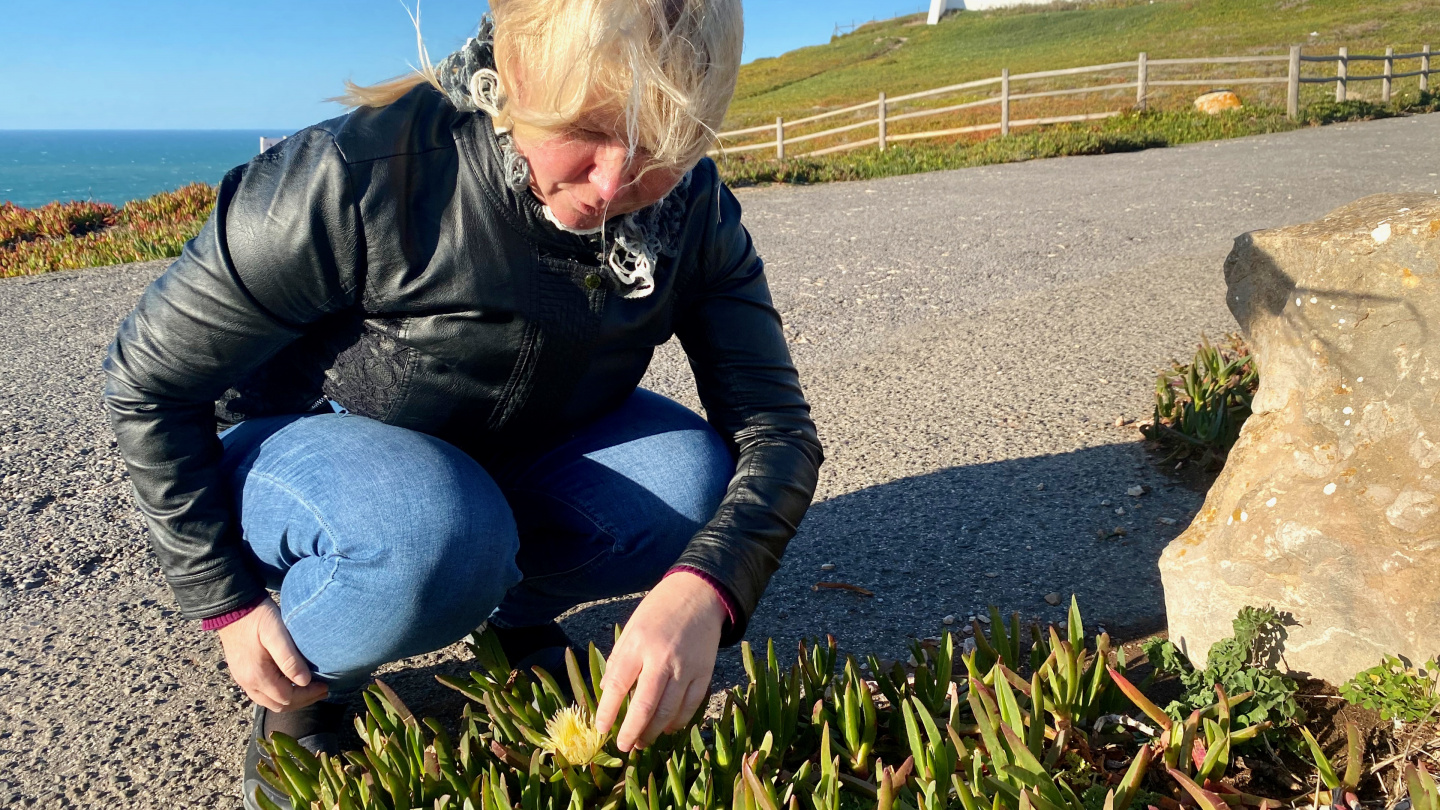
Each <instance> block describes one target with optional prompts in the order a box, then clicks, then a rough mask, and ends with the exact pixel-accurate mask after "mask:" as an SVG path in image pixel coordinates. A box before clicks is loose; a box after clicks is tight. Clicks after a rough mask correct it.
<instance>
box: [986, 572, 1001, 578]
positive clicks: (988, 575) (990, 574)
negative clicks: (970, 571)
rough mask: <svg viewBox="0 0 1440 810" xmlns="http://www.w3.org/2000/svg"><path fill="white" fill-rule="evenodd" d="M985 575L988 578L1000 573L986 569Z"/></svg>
mask: <svg viewBox="0 0 1440 810" xmlns="http://www.w3.org/2000/svg"><path fill="white" fill-rule="evenodd" d="M985 576H986V577H988V578H990V579H994V578H995V577H998V576H1000V575H999V574H997V573H995V572H994V571H986V572H985Z"/></svg>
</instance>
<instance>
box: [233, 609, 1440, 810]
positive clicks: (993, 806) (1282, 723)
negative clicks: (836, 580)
mask: <svg viewBox="0 0 1440 810" xmlns="http://www.w3.org/2000/svg"><path fill="white" fill-rule="evenodd" d="M982 618H983V619H984V621H981V619H982ZM1287 621H1289V618H1288V616H1285V615H1282V614H1279V613H1277V612H1276V611H1273V610H1270V609H1265V608H1259V609H1257V608H1246V609H1245V610H1242V611H1241V613H1240V615H1239V616H1238V617H1237V618H1236V620H1235V623H1234V628H1235V635H1234V636H1233V637H1232V638H1229V639H1225V640H1222V641H1220V642H1218V643H1216V644H1215V645H1214V647H1212V649H1211V652H1210V656H1209V660H1208V661H1207V666H1206V667H1205V668H1204V669H1203V670H1197V669H1195V668H1194V667H1193V666H1191V663H1190V662H1189V661H1188V660H1186V659H1185V658H1184V657H1183V655H1181V654H1180V652H1179V651H1178V649H1177V648H1176V647H1175V646H1174V645H1173V644H1170V643H1169V642H1168V641H1164V640H1163V639H1155V640H1151V641H1150V642H1148V643H1146V644H1143V645H1140V646H1141V647H1143V649H1144V654H1145V655H1147V656H1148V660H1141V659H1138V658H1137V657H1136V656H1135V653H1134V652H1133V650H1134V648H1135V646H1136V645H1133V644H1131V645H1115V644H1114V642H1113V641H1112V640H1111V638H1110V637H1109V636H1108V635H1107V634H1106V633H1104V632H1103V631H1101V632H1099V633H1098V634H1096V635H1095V636H1093V637H1087V634H1086V631H1085V627H1084V624H1083V621H1082V619H1081V616H1080V610H1079V607H1078V605H1077V604H1076V603H1075V602H1074V600H1073V599H1072V601H1071V606H1070V611H1069V614H1068V617H1067V619H1066V621H1065V622H1062V623H1061V624H1060V625H1059V626H1058V627H1057V626H1055V625H1050V626H1048V627H1046V628H1044V629H1043V630H1042V629H1041V628H1040V627H1039V626H1038V625H1032V626H1031V627H1030V629H1029V633H1028V634H1026V633H1025V632H1024V628H1023V627H1022V626H1021V621H1020V617H1019V615H1018V614H1016V615H1014V616H1012V617H1011V618H1010V621H1009V622H1008V627H1007V622H1005V621H1004V620H1003V618H1002V616H1001V615H1000V612H999V611H998V610H996V609H994V608H992V609H991V611H990V615H989V616H987V617H976V618H975V619H974V620H973V621H972V622H971V625H970V627H969V628H967V629H966V631H965V633H966V635H967V636H968V637H962V638H957V637H956V636H954V635H952V634H951V633H949V632H947V633H946V634H945V635H944V636H943V637H940V638H933V639H924V640H915V641H912V642H911V644H910V652H911V654H910V660H909V661H908V662H884V661H880V660H878V659H876V658H875V657H873V656H870V657H867V658H866V659H865V660H863V661H861V660H857V659H856V658H855V657H854V656H845V657H844V658H843V660H842V658H841V655H840V653H839V650H838V647H837V644H836V642H835V640H834V639H833V638H828V639H825V640H823V641H820V640H817V641H815V642H814V643H812V644H809V645H807V644H804V643H802V644H800V646H799V651H798V655H796V656H795V657H794V658H792V659H790V660H791V661H792V662H793V663H791V664H790V665H789V666H788V667H787V666H785V664H784V662H782V660H781V657H780V656H779V655H777V653H776V650H775V645H774V643H773V642H771V643H770V644H768V645H766V648H765V649H764V650H763V651H762V650H759V649H752V648H751V647H750V646H749V644H748V643H746V644H744V645H743V646H742V650H741V651H742V658H743V661H744V665H745V672H746V674H747V676H748V680H749V682H748V684H747V685H745V686H736V687H732V688H730V689H727V690H725V691H724V692H723V693H722V694H721V695H720V700H719V702H718V703H713V704H712V706H711V707H710V711H709V712H708V714H707V711H706V710H705V709H704V708H702V710H701V711H700V712H698V713H697V715H696V716H695V717H694V718H692V719H691V720H690V722H689V723H688V724H687V725H686V727H685V728H683V729H682V730H680V731H678V732H675V733H673V734H666V735H662V736H661V737H660V739H658V740H657V741H655V743H654V744H653V745H651V746H649V747H647V748H645V749H639V750H634V751H631V752H628V753H626V752H622V751H620V750H618V748H616V747H615V745H614V742H613V739H612V736H611V734H605V733H600V732H598V731H596V730H595V729H594V727H593V722H594V721H593V717H594V713H595V710H596V706H597V704H598V700H599V697H600V694H601V686H600V684H601V682H602V677H603V674H604V671H605V663H606V662H605V659H604V657H603V656H602V655H601V654H600V652H599V651H598V650H597V649H596V647H595V646H594V645H593V644H592V645H591V646H590V649H589V654H588V656H583V657H584V659H585V660H584V662H583V663H582V662H581V660H580V659H577V657H576V656H575V655H574V654H571V653H567V660H566V665H567V672H566V673H557V674H555V675H552V674H551V673H548V672H545V671H544V670H542V669H540V668H538V667H536V668H534V669H533V670H532V671H530V672H520V671H511V669H510V666H509V664H508V662H506V661H505V658H504V655H503V653H501V652H500V650H499V644H498V642H497V641H495V640H494V638H493V636H489V635H481V636H477V637H475V638H474V639H473V641H472V644H471V649H472V651H473V652H474V653H475V656H476V664H477V669H476V671H474V672H473V673H471V676H470V678H469V679H464V680H462V679H456V678H449V677H444V676H442V677H440V679H439V680H440V681H441V683H443V684H445V685H446V686H449V687H451V688H453V689H455V690H457V691H459V692H461V693H462V694H463V695H465V697H466V698H468V702H467V704H466V706H465V708H464V710H463V714H462V715H461V717H460V718H459V722H458V723H450V724H444V723H441V722H438V721H436V720H433V719H424V720H422V719H420V718H418V717H416V715H415V714H414V713H413V712H412V711H411V710H410V709H409V708H408V707H406V705H405V703H404V702H403V701H402V700H401V698H400V696H399V695H397V694H396V693H395V692H394V690H392V689H390V688H389V687H388V686H386V685H384V684H383V683H377V684H375V685H373V686H371V687H370V688H369V689H368V690H367V691H366V693H365V695H364V699H365V704H366V708H367V712H366V713H365V714H364V715H363V716H362V717H359V718H357V719H356V720H355V730H356V733H357V740H356V742H358V744H359V746H360V747H359V749H358V750H352V751H348V752H346V753H344V754H343V755H342V756H336V757H332V756H329V755H326V754H321V755H319V756H315V755H313V754H311V753H310V752H309V751H306V750H305V749H304V748H301V747H300V746H299V745H298V744H296V743H295V741H294V740H292V739H290V738H288V737H285V736H284V735H281V734H276V735H274V738H273V740H272V741H271V742H270V743H267V749H268V751H269V753H270V756H271V762H269V763H265V764H264V765H263V766H262V768H261V774H262V776H263V777H264V778H265V779H266V780H267V781H268V782H270V783H271V784H272V785H273V786H274V787H276V788H277V789H278V790H280V791H282V792H284V793H285V794H287V795H289V796H290V797H292V798H293V799H294V800H295V804H296V806H297V807H308V808H324V809H325V810H330V809H331V808H357V809H359V808H367V809H368V808H376V809H378V808H384V809H385V810H391V808H412V807H413V808H420V807H425V808H432V807H433V808H435V809H436V810H445V809H449V810H720V809H721V808H732V809H733V810H869V808H875V810H1129V808H1136V810H1142V809H1144V808H1149V809H1150V810H1229V808H1244V807H1255V808H1260V809H1261V810H1265V808H1279V807H1282V806H1284V807H1293V808H1297V810H1298V809H1299V808H1306V810H1319V808H1320V807H1322V806H1324V805H1331V806H1332V807H1334V808H1337V810H1339V809H1340V808H1344V810H1359V809H1360V808H1361V807H1362V803H1363V805H1364V806H1373V807H1380V806H1388V807H1395V806H1396V805H1397V802H1398V801H1399V800H1400V799H1401V798H1402V797H1404V796H1405V795H1406V794H1407V793H1408V794H1409V796H1408V798H1409V806H1410V807H1412V808H1416V810H1422V809H1423V810H1434V808H1435V807H1436V806H1437V805H1436V802H1437V799H1440V791H1437V788H1436V785H1435V782H1434V780H1433V778H1431V776H1430V774H1429V772H1428V770H1427V767H1428V766H1427V764H1426V760H1428V759H1429V758H1430V755H1429V753H1427V752H1428V751H1429V750H1430V749H1432V748H1433V747H1434V746H1435V744H1436V743H1437V742H1440V739H1437V736H1436V728H1435V725H1434V723H1433V722H1431V720H1430V716H1429V715H1426V716H1425V717H1424V718H1423V719H1422V720H1421V721H1419V722H1412V723H1409V724H1406V723H1395V722H1392V721H1388V720H1382V719H1381V718H1380V716H1379V714H1378V713H1377V712H1376V711H1374V710H1371V709H1363V708H1360V707H1358V706H1353V705H1349V704H1346V703H1344V702H1343V701H1340V702H1339V703H1338V704H1337V700H1338V698H1337V696H1336V695H1335V694H1334V693H1335V691H1336V690H1335V687H1333V686H1330V685H1328V684H1324V683H1322V682H1317V681H1306V682H1300V681H1297V680H1295V679H1293V678H1292V677H1291V676H1289V675H1286V674H1283V673H1281V672H1279V671H1277V670H1275V669H1273V668H1271V667H1272V665H1273V664H1272V662H1273V661H1275V660H1278V655H1279V653H1280V652H1281V651H1282V647H1283V640H1284V626H1285V624H1286V622H1287ZM617 633H618V629H617ZM1127 651H1129V652H1128V654H1127ZM1370 674H1371V673H1368V672H1367V673H1361V676H1360V677H1362V678H1364V679H1365V683H1366V684H1371V685H1373V684H1374V683H1377V681H1376V680H1374V679H1372V678H1370ZM1401 677H1404V675H1403V673H1402V675H1399V676H1394V677H1392V680H1395V679H1397V678H1401ZM1422 677H1423V676H1422ZM1346 691H1347V692H1348V691H1350V687H1349V686H1347V689H1346ZM1372 691H1373V690H1372ZM1389 691H1391V692H1393V691H1394V690H1393V689H1392V690H1389ZM1412 691H1413V690H1412ZM1165 696H1169V698H1168V699H1170V706H1169V708H1168V709H1162V708H1160V703H1161V702H1163V701H1164V700H1166V699H1167V698H1166V697H1165ZM1412 703H1415V701H1414V700H1413V699H1409V700H1408V702H1407V707H1408V706H1409V705H1410V704H1412ZM1431 705H1432V706H1433V702H1432V703H1431ZM624 711H625V709H624V708H623V707H622V709H621V716H622V718H623V715H624ZM618 725H619V723H618V722H617V723H616V726H617V727H618ZM1397 752H1398V753H1397ZM259 798H260V799H261V804H262V806H270V805H269V803H268V802H267V801H266V800H265V799H264V796H263V794H261V795H260V796H259Z"/></svg>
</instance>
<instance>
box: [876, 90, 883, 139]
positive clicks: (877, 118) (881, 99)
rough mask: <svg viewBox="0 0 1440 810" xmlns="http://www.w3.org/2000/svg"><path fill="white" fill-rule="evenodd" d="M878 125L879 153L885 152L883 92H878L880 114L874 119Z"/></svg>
mask: <svg viewBox="0 0 1440 810" xmlns="http://www.w3.org/2000/svg"><path fill="white" fill-rule="evenodd" d="M876 121H877V123H879V124H880V151H881V152H884V151H885V91H883V90H882V91H880V114H879V115H878V116H877V117H876Z"/></svg>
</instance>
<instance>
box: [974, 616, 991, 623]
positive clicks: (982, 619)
mask: <svg viewBox="0 0 1440 810" xmlns="http://www.w3.org/2000/svg"><path fill="white" fill-rule="evenodd" d="M975 620H976V621H978V622H980V623H981V624H989V623H990V617H989V616H976V617H975Z"/></svg>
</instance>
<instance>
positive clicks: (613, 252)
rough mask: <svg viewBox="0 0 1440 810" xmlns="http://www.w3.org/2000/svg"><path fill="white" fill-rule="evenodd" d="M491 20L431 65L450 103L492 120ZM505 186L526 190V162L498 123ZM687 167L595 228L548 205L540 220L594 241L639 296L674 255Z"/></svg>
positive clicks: (495, 90)
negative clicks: (568, 220)
mask: <svg viewBox="0 0 1440 810" xmlns="http://www.w3.org/2000/svg"><path fill="white" fill-rule="evenodd" d="M494 31H495V24H494V22H493V21H492V20H491V19H490V17H489V15H486V17H485V18H484V19H483V20H482V21H481V23H480V31H479V32H478V34H477V35H476V36H474V37H471V38H470V39H469V40H467V41H466V42H465V46H464V47H463V48H461V49H460V50H458V51H456V52H455V53H452V54H450V55H449V56H447V57H445V59H443V60H441V62H440V64H438V65H436V66H435V73H436V75H437V76H438V77H439V79H440V86H441V87H442V88H443V89H444V91H445V96H446V97H447V98H449V99H450V103H451V104H453V105H455V108H456V109H457V110H460V111H461V112H476V111H481V112H484V113H486V114H487V115H489V116H490V118H491V120H492V121H494V120H496V119H497V118H498V116H499V114H500V108H501V107H502V106H503V105H504V96H503V94H502V92H501V84H500V74H498V73H496V72H495V68H494V67H492V66H493V65H494V64H495V58H494V45H493V40H494ZM495 136H496V138H497V140H498V141H499V142H500V152H501V163H502V165H503V167H504V171H505V185H506V186H508V187H509V188H510V190H511V191H514V192H515V193H516V194H527V193H529V190H530V161H528V160H526V159H525V156H524V155H522V154H520V151H519V150H518V149H516V148H515V142H514V139H513V138H511V136H510V132H509V130H508V129H500V128H497V129H496V130H495ZM690 175H691V173H690V172H686V173H685V176H684V177H683V178H681V180H680V182H679V183H678V184H677V185H676V186H675V188H674V189H673V190H672V191H671V192H670V193H669V194H668V195H666V196H665V198H664V199H662V200H661V201H659V202H657V203H655V204H654V205H651V206H648V207H646V208H642V209H640V210H639V211H634V212H632V213H629V214H626V215H624V216H623V217H620V218H618V219H617V220H615V221H614V224H613V225H612V224H611V223H605V224H604V225H601V226H600V227H599V228H596V229H594V230H588V231H578V230H575V229H574V228H569V227H566V226H565V225H564V224H563V223H561V222H560V220H559V219H558V218H556V216H555V212H553V211H551V210H550V207H549V206H548V205H547V206H543V208H544V214H545V219H546V221H547V222H549V223H550V224H551V225H553V226H555V227H556V228H557V229H559V230H561V231H563V232H565V233H571V234H576V235H579V236H585V237H588V238H591V239H593V240H594V241H596V242H598V243H599V244H598V245H597V247H598V250H597V255H598V257H599V259H600V261H601V263H602V264H603V265H604V266H605V267H608V268H609V269H610V271H611V272H612V273H614V274H615V277H616V279H617V280H618V281H619V282H620V284H621V286H622V287H624V288H626V289H625V291H624V292H623V293H622V295H623V297H625V298H644V297H646V296H648V295H650V293H651V292H654V290H655V270H656V267H657V265H658V264H659V262H660V258H661V257H662V256H672V257H673V256H675V255H676V254H677V253H678V251H679V241H680V239H679V237H680V231H681V228H682V225H683V221H684V216H685V200H686V197H687V196H688V193H689V190H690Z"/></svg>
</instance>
